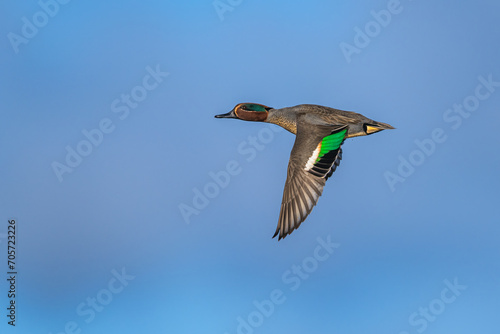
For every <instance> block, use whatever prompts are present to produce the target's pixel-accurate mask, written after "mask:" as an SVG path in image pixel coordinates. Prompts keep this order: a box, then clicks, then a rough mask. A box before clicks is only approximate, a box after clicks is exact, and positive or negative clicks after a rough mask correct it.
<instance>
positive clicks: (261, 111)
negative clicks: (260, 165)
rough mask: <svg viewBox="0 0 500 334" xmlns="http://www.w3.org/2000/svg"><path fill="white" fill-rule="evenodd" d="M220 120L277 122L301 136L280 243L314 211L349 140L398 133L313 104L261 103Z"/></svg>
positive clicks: (293, 160)
mask: <svg viewBox="0 0 500 334" xmlns="http://www.w3.org/2000/svg"><path fill="white" fill-rule="evenodd" d="M215 117H216V118H237V119H241V120H244V121H255V122H267V123H273V124H276V125H279V126H281V127H283V128H284V129H286V130H288V131H290V132H291V133H293V134H294V135H296V138H295V143H294V145H293V148H292V153H291V154H290V161H289V163H288V172H287V179H286V182H285V189H284V191H283V200H282V202H281V210H280V216H279V221H278V227H277V228H276V232H275V233H274V236H273V238H274V237H276V236H277V235H279V238H278V240H281V239H282V238H285V237H286V236H287V235H289V234H291V233H292V232H293V231H294V230H295V229H297V228H298V227H299V226H300V224H301V223H302V222H303V221H304V220H305V219H306V218H307V216H308V215H309V213H311V211H312V209H313V207H314V206H315V205H316V203H317V202H318V199H319V197H320V196H321V194H322V192H323V187H324V186H325V183H326V180H328V178H329V177H330V176H331V175H332V174H333V172H334V171H335V169H336V168H337V166H338V165H339V164H340V160H341V159H342V149H341V145H342V144H343V143H344V140H345V139H346V138H351V137H358V136H367V135H370V134H372V133H375V132H379V131H382V130H386V129H394V128H393V127H392V126H390V125H389V124H385V123H381V122H376V121H374V120H371V119H369V118H367V117H365V116H363V115H361V114H358V113H355V112H351V111H343V110H338V109H333V108H329V107H323V106H318V105H313V104H301V105H298V106H295V107H289V108H281V109H274V108H270V107H267V106H265V105H262V104H258V103H240V104H237V105H236V106H235V107H234V108H233V110H231V111H230V112H228V113H227V114H222V115H216V116H215Z"/></svg>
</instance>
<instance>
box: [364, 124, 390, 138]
mask: <svg viewBox="0 0 500 334" xmlns="http://www.w3.org/2000/svg"><path fill="white" fill-rule="evenodd" d="M390 129H394V127H393V126H392V125H389V124H386V123H382V122H375V121H374V122H372V123H364V124H363V130H364V131H365V132H366V134H367V135H371V134H372V133H376V132H379V131H382V130H390Z"/></svg>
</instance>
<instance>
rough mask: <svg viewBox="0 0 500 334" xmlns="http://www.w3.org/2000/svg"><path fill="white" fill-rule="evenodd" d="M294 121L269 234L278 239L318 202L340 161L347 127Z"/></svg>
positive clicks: (300, 220) (298, 224)
mask: <svg viewBox="0 0 500 334" xmlns="http://www.w3.org/2000/svg"><path fill="white" fill-rule="evenodd" d="M298 123H299V125H298V126H297V137H296V139H295V144H294V145H293V148H292V153H291V154H290V162H289V163H288V172H287V179H286V182H285V190H284V191H283V200H282V202H281V211H280V217H279V221H278V227H277V228H276V233H275V234H274V236H273V238H274V237H275V236H277V235H278V234H279V238H278V240H281V238H284V237H286V236H287V235H289V234H290V233H292V232H293V231H294V230H295V229H296V228H298V227H299V226H300V224H301V223H302V222H303V221H304V220H305V219H306V217H307V216H308V215H309V213H311V211H312V209H313V207H314V206H315V205H316V203H317V202H318V199H319V197H320V196H321V194H322V193H323V187H324V185H325V182H326V180H327V179H328V178H329V177H330V176H331V175H332V173H333V172H334V171H335V169H336V168H337V166H338V165H339V164H340V160H341V159H342V149H341V148H340V146H341V145H342V143H343V142H344V139H345V138H346V134H347V127H348V126H347V125H343V126H339V125H311V124H300V122H298Z"/></svg>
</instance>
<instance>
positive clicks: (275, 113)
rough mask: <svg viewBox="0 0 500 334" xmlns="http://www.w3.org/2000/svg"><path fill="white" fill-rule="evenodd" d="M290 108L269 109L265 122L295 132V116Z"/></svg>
mask: <svg viewBox="0 0 500 334" xmlns="http://www.w3.org/2000/svg"><path fill="white" fill-rule="evenodd" d="M290 109H291V108H281V109H271V110H269V114H268V116H267V119H266V122H268V123H273V124H276V125H279V126H281V127H282V128H283V129H285V130H288V131H290V132H291V133H293V134H294V135H295V134H297V118H296V115H295V113H294V112H292V110H290Z"/></svg>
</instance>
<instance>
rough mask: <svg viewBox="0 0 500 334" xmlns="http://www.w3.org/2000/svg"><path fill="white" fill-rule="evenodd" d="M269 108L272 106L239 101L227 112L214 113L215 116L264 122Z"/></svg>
mask: <svg viewBox="0 0 500 334" xmlns="http://www.w3.org/2000/svg"><path fill="white" fill-rule="evenodd" d="M271 109H273V108H270V107H267V106H265V105H263V104H258V103H239V104H237V105H236V106H235V107H234V108H233V110H231V111H230V112H228V113H227V114H222V115H216V116H215V118H237V119H241V120H244V121H253V122H265V120H266V119H267V115H268V114H269V110H271Z"/></svg>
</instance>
